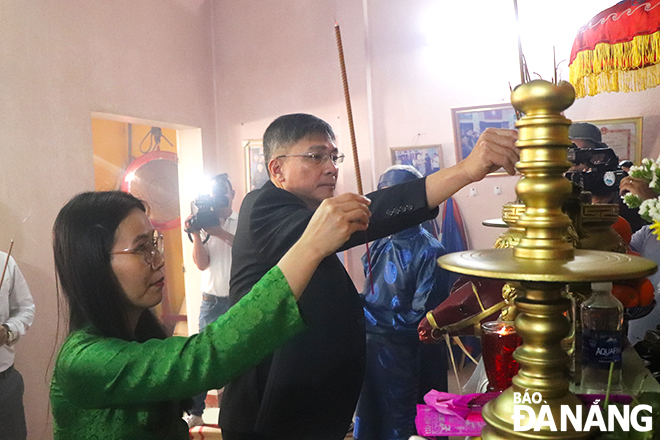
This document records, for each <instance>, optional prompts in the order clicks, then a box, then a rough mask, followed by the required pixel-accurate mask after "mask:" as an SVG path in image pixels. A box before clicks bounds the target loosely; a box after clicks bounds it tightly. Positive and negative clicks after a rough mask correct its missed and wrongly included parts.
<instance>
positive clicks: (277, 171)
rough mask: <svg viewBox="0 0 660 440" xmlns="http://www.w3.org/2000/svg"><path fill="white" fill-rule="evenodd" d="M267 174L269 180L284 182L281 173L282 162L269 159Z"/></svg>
mask: <svg viewBox="0 0 660 440" xmlns="http://www.w3.org/2000/svg"><path fill="white" fill-rule="evenodd" d="M268 173H269V174H270V178H271V179H273V180H274V181H275V182H284V174H283V173H282V161H281V160H279V159H271V160H270V161H269V162H268Z"/></svg>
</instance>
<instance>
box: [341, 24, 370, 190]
mask: <svg viewBox="0 0 660 440" xmlns="http://www.w3.org/2000/svg"><path fill="white" fill-rule="evenodd" d="M335 37H336V38H337V50H338V51H339V66H340V67H341V80H342V83H343V84H344V100H345V101H346V113H348V129H349V131H350V134H351V148H352V150H353V166H354V167H355V179H356V180H357V190H358V194H360V195H363V194H364V192H363V191H362V175H361V174H360V161H359V160H358V151H357V145H356V143H355V128H354V127H353V110H352V109H351V95H350V93H349V92H348V79H347V77H346V64H345V63H344V48H343V46H342V44H341V32H340V31H339V24H338V23H335Z"/></svg>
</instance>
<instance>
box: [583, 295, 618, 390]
mask: <svg viewBox="0 0 660 440" xmlns="http://www.w3.org/2000/svg"><path fill="white" fill-rule="evenodd" d="M591 290H592V294H591V296H590V297H589V298H588V299H586V300H585V301H584V302H583V303H582V306H581V309H580V316H581V318H582V381H581V387H582V392H583V393H585V394H602V393H603V392H604V391H605V390H606V388H607V380H608V377H609V375H610V368H611V366H612V364H614V367H613V371H612V382H611V387H610V391H611V392H614V393H617V392H621V391H622V389H621V359H622V352H623V304H621V302H620V301H619V300H618V299H616V298H615V297H614V296H613V295H612V283H609V282H604V283H603V282H600V283H592V284H591Z"/></svg>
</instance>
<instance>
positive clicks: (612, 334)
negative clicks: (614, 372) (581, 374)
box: [582, 329, 623, 370]
mask: <svg viewBox="0 0 660 440" xmlns="http://www.w3.org/2000/svg"><path fill="white" fill-rule="evenodd" d="M622 347H623V334H622V332H620V331H603V330H590V329H582V365H588V366H590V367H594V368H598V369H601V370H609V368H610V364H611V363H612V362H614V368H621V348H622Z"/></svg>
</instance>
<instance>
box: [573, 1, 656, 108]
mask: <svg viewBox="0 0 660 440" xmlns="http://www.w3.org/2000/svg"><path fill="white" fill-rule="evenodd" d="M569 72H570V76H569V81H570V82H571V84H573V87H575V94H576V96H577V97H578V98H582V97H584V96H587V95H588V96H593V95H596V94H598V93H601V92H638V91H641V90H646V89H650V88H652V87H655V86H657V85H659V84H660V0H646V1H643V0H624V1H622V2H619V3H617V4H616V5H614V6H612V7H611V8H608V9H606V10H604V11H603V12H601V13H600V14H598V15H596V16H595V17H594V18H592V19H591V20H590V21H589V23H588V24H586V25H585V26H583V27H582V28H580V30H579V31H578V34H577V36H576V37H575V41H574V42H573V48H572V50H571V58H570V62H569Z"/></svg>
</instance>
